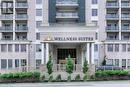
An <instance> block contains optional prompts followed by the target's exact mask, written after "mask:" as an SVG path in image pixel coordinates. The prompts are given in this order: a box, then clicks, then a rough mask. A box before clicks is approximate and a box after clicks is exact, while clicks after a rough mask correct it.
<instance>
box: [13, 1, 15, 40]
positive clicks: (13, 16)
mask: <svg viewBox="0 0 130 87" xmlns="http://www.w3.org/2000/svg"><path fill="white" fill-rule="evenodd" d="M15 3H16V2H15V0H14V1H13V6H14V7H13V40H15V38H16V37H15V15H16V13H15V12H16V11H15Z"/></svg>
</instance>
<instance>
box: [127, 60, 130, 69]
mask: <svg viewBox="0 0 130 87" xmlns="http://www.w3.org/2000/svg"><path fill="white" fill-rule="evenodd" d="M127 67H128V69H130V59H128V60H127Z"/></svg>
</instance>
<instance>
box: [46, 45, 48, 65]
mask: <svg viewBox="0 0 130 87" xmlns="http://www.w3.org/2000/svg"><path fill="white" fill-rule="evenodd" d="M48 60H49V43H46V63H47V62H48Z"/></svg>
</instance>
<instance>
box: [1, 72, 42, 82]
mask: <svg viewBox="0 0 130 87" xmlns="http://www.w3.org/2000/svg"><path fill="white" fill-rule="evenodd" d="M39 78H40V73H39V72H18V73H7V74H1V75H0V83H12V82H17V83H22V82H39Z"/></svg>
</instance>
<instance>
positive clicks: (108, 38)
mask: <svg viewBox="0 0 130 87" xmlns="http://www.w3.org/2000/svg"><path fill="white" fill-rule="evenodd" d="M106 40H119V38H114V37H112V38H111V37H107V39H106Z"/></svg>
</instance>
